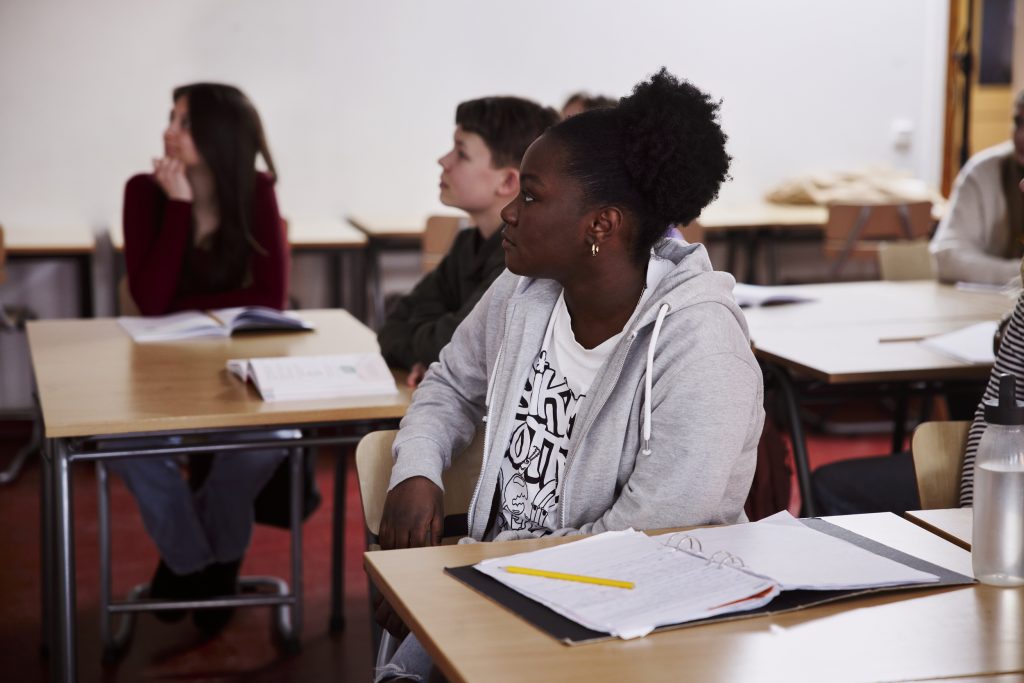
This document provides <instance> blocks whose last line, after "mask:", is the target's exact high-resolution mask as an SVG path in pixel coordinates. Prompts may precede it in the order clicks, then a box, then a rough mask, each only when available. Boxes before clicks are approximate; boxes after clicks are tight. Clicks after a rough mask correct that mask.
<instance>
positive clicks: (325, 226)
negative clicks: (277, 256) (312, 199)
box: [288, 218, 369, 250]
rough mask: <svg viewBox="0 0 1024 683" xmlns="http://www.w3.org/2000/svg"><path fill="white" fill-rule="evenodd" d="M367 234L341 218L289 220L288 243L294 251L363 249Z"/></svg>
mask: <svg viewBox="0 0 1024 683" xmlns="http://www.w3.org/2000/svg"><path fill="white" fill-rule="evenodd" d="M368 241H369V240H367V238H366V233H364V232H363V231H362V230H359V229H357V228H356V227H354V226H352V225H351V224H349V223H348V222H347V221H344V220H342V219H341V218H326V219H318V218H289V219H288V243H289V244H290V245H291V247H292V249H295V250H302V249H361V248H362V247H365V246H366V243H367V242H368Z"/></svg>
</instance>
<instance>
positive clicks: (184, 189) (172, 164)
mask: <svg viewBox="0 0 1024 683" xmlns="http://www.w3.org/2000/svg"><path fill="white" fill-rule="evenodd" d="M153 177H154V178H156V182H157V183H159V185H160V187H161V188H162V189H163V191H164V193H166V194H167V196H168V197H169V198H171V199H177V200H179V201H182V202H190V201H192V186H191V185H189V182H188V177H187V176H186V175H185V164H183V163H181V162H180V161H179V160H177V159H171V158H170V157H163V158H162V159H153Z"/></svg>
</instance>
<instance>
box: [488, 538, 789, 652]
mask: <svg viewBox="0 0 1024 683" xmlns="http://www.w3.org/2000/svg"><path fill="white" fill-rule="evenodd" d="M519 564H522V565H524V566H529V567H531V568H535V569H542V570H548V571H557V572H566V573H577V574H584V575H590V576H601V577H605V578H610V579H616V580H620V581H632V582H633V583H634V584H635V587H634V589H633V590H628V591H625V590H621V589H618V588H612V587H606V586H595V585H592V584H584V583H577V582H572V581H558V580H551V579H545V578H541V577H535V576H524V575H517V574H509V573H507V572H504V571H503V570H502V569H501V568H502V567H503V566H505V565H519ZM477 568H478V569H480V570H481V571H483V572H484V573H486V574H488V575H489V576H491V577H493V578H495V579H497V580H499V581H501V582H502V583H504V584H506V585H508V586H510V587H512V588H514V589H516V590H518V591H520V592H522V593H524V594H526V595H528V596H529V597H531V598H533V599H534V600H537V601H538V602H541V603H542V604H544V605H546V606H547V607H549V608H551V609H553V610H554V611H556V612H559V613H560V614H562V615H564V616H566V617H569V618H570V619H573V620H575V621H577V622H579V623H581V624H583V625H585V626H587V627H588V628H592V629H595V630H598V631H605V632H608V633H611V634H613V635H617V636H620V637H622V638H633V637H639V636H643V635H646V634H647V633H650V632H651V631H652V630H654V629H655V628H657V627H658V626H662V625H665V624H674V623H680V622H684V621H692V620H694V619H702V618H705V617H710V616H713V615H715V614H719V613H722V612H727V611H735V610H738V609H752V608H753V607H757V606H759V605H761V604H765V603H767V602H768V601H769V600H771V598H773V597H774V596H775V595H777V594H778V587H777V586H776V585H775V584H774V583H773V582H772V581H770V580H767V579H764V578H761V577H757V576H752V575H749V574H746V573H744V572H741V571H738V570H736V569H733V568H731V567H729V566H724V567H723V566H720V565H718V564H715V563H709V562H708V560H707V559H705V558H702V557H697V556H694V555H691V554H689V553H686V552H683V551H679V550H674V549H671V548H667V547H665V546H664V545H662V544H661V543H658V542H657V541H655V540H654V539H652V538H650V537H648V536H647V535H645V534H642V533H639V532H634V531H627V532H612V533H607V534H602V535H600V536H594V537H592V538H589V539H586V540H583V541H578V542H576V543H569V544H566V545H562V546H557V547H555V548H548V549H545V550H541V551H536V552H533V553H525V554H523V555H517V556H512V557H505V558H499V559H496V560H488V561H486V562H483V563H481V564H480V565H477Z"/></svg>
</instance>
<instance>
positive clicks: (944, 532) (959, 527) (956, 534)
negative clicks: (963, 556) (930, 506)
mask: <svg viewBox="0 0 1024 683" xmlns="http://www.w3.org/2000/svg"><path fill="white" fill-rule="evenodd" d="M904 516H905V517H906V518H907V519H909V520H910V521H911V522H913V523H914V524H917V525H918V526H921V527H923V528H925V529H927V530H928V531H930V532H932V533H933V534H936V535H938V536H941V537H942V538H944V539H946V540H947V541H949V542H950V543H954V544H956V545H958V546H960V547H961V548H963V549H964V550H970V549H971V537H972V536H973V534H974V510H973V508H948V509H945V510H913V511H911V512H907V513H904Z"/></svg>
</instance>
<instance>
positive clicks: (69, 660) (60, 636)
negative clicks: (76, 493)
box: [52, 439, 78, 681]
mask: <svg viewBox="0 0 1024 683" xmlns="http://www.w3.org/2000/svg"><path fill="white" fill-rule="evenodd" d="M52 457H53V504H54V515H53V524H54V531H55V532H56V533H55V534H54V538H55V542H56V553H55V555H56V563H55V566H54V573H55V575H56V576H55V581H54V583H55V587H56V595H55V605H54V607H55V610H54V615H53V617H54V622H55V626H56V636H57V637H56V640H55V642H54V645H55V646H56V653H55V654H56V655H57V661H56V662H54V664H55V666H54V668H53V669H52V671H53V673H54V677H55V678H57V680H61V681H74V680H76V678H77V674H78V671H77V663H78V657H77V653H76V651H75V527H74V520H73V516H74V515H73V513H74V510H73V504H74V499H73V497H72V487H71V461H70V459H69V453H68V447H67V444H66V443H65V442H64V441H63V440H61V439H56V440H54V441H53V450H52Z"/></svg>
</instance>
